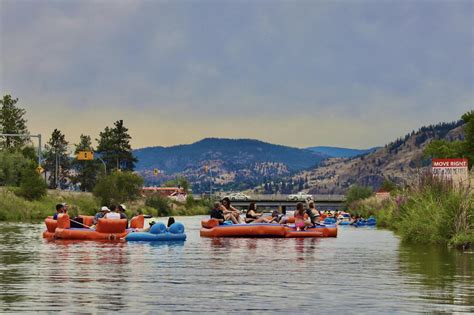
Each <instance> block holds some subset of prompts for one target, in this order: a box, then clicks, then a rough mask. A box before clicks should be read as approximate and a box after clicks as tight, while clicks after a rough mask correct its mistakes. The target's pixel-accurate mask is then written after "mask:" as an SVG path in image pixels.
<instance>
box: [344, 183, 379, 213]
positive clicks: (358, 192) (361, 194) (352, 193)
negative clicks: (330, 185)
mask: <svg viewBox="0 0 474 315" xmlns="http://www.w3.org/2000/svg"><path fill="white" fill-rule="evenodd" d="M370 196H372V188H370V187H362V186H358V185H353V186H352V187H351V188H350V189H349V191H348V192H347V195H346V202H345V206H346V208H348V207H350V206H351V204H352V203H353V202H354V201H357V200H362V199H366V198H369V197H370Z"/></svg>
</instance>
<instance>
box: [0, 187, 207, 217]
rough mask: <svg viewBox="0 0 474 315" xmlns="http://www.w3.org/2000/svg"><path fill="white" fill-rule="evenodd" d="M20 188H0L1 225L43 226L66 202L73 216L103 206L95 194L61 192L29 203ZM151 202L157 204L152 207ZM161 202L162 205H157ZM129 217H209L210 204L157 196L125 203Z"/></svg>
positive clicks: (51, 192) (85, 213) (94, 210)
mask: <svg viewBox="0 0 474 315" xmlns="http://www.w3.org/2000/svg"><path fill="white" fill-rule="evenodd" d="M16 189H17V187H0V222H42V221H43V220H44V219H45V218H46V217H47V216H51V215H53V214H54V212H55V211H56V210H55V206H56V204H58V203H63V202H66V203H67V204H68V205H69V213H70V215H72V216H76V215H79V214H82V215H95V214H96V213H97V212H98V211H99V208H100V206H102V203H101V202H100V199H99V198H97V197H94V195H93V194H92V193H87V192H73V191H61V190H48V192H47V194H46V195H45V196H43V197H42V198H40V199H38V200H27V199H25V198H23V197H21V196H18V195H17V194H15V190H16ZM149 200H155V203H153V202H152V203H150V201H149ZM156 200H159V202H156ZM126 205H127V211H126V213H127V216H128V217H129V218H131V217H132V216H134V215H135V214H136V213H137V212H138V211H141V212H142V213H143V214H149V215H152V216H159V217H162V216H188V215H201V214H202V215H204V214H208V211H209V210H208V209H209V207H208V201H204V200H194V199H193V198H192V197H188V198H187V199H186V202H184V203H179V202H175V201H172V200H170V199H169V198H165V197H160V196H154V197H149V198H139V199H137V200H135V201H130V202H127V203H126Z"/></svg>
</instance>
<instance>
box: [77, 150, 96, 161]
mask: <svg viewBox="0 0 474 315" xmlns="http://www.w3.org/2000/svg"><path fill="white" fill-rule="evenodd" d="M77 159H78V160H79V161H91V160H93V159H94V152H93V151H79V152H77Z"/></svg>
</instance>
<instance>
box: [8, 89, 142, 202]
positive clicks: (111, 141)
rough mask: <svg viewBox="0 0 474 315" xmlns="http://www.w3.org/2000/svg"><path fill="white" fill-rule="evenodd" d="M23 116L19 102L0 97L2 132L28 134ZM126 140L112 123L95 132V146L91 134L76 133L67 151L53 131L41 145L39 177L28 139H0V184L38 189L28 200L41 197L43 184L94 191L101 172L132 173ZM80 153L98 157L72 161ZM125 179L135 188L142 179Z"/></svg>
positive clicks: (65, 143)
mask: <svg viewBox="0 0 474 315" xmlns="http://www.w3.org/2000/svg"><path fill="white" fill-rule="evenodd" d="M25 116H26V110H25V109H23V108H21V107H20V106H19V104H18V98H13V97H12V96H11V95H5V96H3V98H2V99H0V133H1V134H21V135H29V134H30V133H29V130H28V128H27V119H26V118H25ZM130 140H131V136H130V134H129V133H128V129H127V128H126V127H125V125H124V122H123V120H117V121H116V122H115V123H114V124H113V126H112V127H108V126H107V127H105V129H104V130H103V131H102V132H100V133H99V137H98V138H96V141H97V147H94V146H93V145H92V138H91V136H90V135H86V134H81V136H80V138H79V142H78V143H77V144H74V145H73V150H72V151H71V150H70V149H69V141H68V140H67V139H66V136H65V135H64V134H63V132H62V131H61V130H59V129H57V128H56V129H54V130H53V132H52V134H51V136H50V138H49V139H48V141H47V143H46V145H45V150H44V152H43V154H42V155H43V159H42V161H41V167H42V168H43V169H44V174H42V175H39V174H38V172H37V170H38V169H37V167H38V166H39V165H38V164H37V163H38V162H37V161H38V156H37V150H36V148H35V146H34V145H33V143H32V141H31V139H30V137H28V136H25V137H10V136H0V186H16V187H19V190H18V191H19V192H20V190H21V187H22V186H25V187H24V190H25V191H34V190H35V189H37V190H39V191H40V192H39V193H36V194H34V193H33V194H32V195H28V196H26V195H25V197H27V198H29V199H32V198H38V197H41V195H44V194H45V189H46V185H47V187H48V188H51V189H55V188H61V189H76V190H81V191H93V190H94V188H95V187H96V186H97V185H98V182H99V180H100V179H101V178H105V176H104V175H105V173H106V172H107V173H108V174H109V175H111V176H112V175H113V174H115V173H120V172H123V173H126V172H130V173H131V172H132V171H133V170H134V169H135V164H136V162H137V159H136V158H135V157H134V156H133V154H132V148H131V145H130ZM79 151H93V152H94V153H95V157H97V158H95V159H93V160H84V161H79V160H77V159H75V158H73V157H71V154H74V155H77V154H78V153H79ZM133 175H134V174H133ZM42 176H44V178H42ZM127 176H128V175H126V176H125V177H127ZM134 176H136V175H134ZM118 180H119V179H118ZM130 180H131V181H132V182H135V183H136V185H135V186H141V185H142V184H143V180H142V179H141V178H140V180H141V181H140V180H132V179H130V178H128V181H130ZM109 184H110V183H109ZM117 184H118V185H120V184H121V183H117ZM20 194H21V192H20ZM26 194H28V193H26ZM111 199H112V200H114V201H115V199H118V198H111ZM116 201H119V200H116Z"/></svg>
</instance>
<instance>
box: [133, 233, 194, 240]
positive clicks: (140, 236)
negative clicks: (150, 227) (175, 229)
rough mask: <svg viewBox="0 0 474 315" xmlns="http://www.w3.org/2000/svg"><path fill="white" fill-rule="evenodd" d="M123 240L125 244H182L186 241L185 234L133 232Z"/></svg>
mask: <svg viewBox="0 0 474 315" xmlns="http://www.w3.org/2000/svg"><path fill="white" fill-rule="evenodd" d="M125 240H126V241H127V242H182V241H185V240H186V234H184V233H182V234H173V233H169V232H165V233H161V234H151V233H147V232H133V233H129V234H128V235H127V236H126V237H125Z"/></svg>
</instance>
